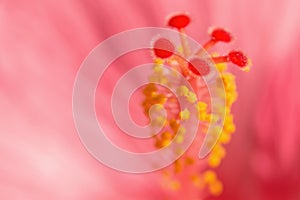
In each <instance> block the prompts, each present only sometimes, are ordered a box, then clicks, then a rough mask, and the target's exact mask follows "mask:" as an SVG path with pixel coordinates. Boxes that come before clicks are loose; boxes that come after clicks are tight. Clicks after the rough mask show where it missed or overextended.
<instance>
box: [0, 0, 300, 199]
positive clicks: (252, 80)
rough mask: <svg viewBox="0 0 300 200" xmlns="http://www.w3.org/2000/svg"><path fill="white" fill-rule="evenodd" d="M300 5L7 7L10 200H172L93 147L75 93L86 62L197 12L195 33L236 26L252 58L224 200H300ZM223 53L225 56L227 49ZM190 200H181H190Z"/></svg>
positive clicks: (0, 13) (0, 193)
mask: <svg viewBox="0 0 300 200" xmlns="http://www.w3.org/2000/svg"><path fill="white" fill-rule="evenodd" d="M299 9H300V3H299V1H298V0H286V1H283V0H261V1H258V0H253V1H246V0H239V1H237V0H222V1H218V0H210V1H208V0H203V1H197V0H189V1H186V0H163V1H162V0H160V1H156V0H145V1H139V0H131V1H128V0H111V1H100V0H98V1H96V0H94V1H93V0H87V1H78V0H60V1H50V0H45V1H38V0H28V1H21V0H14V1H8V0H2V1H1V2H0V110H1V116H0V124H1V125H0V156H1V159H0V199H5V200H6V199H9V200H15V199H22V200H27V199H28V200H29V199H30V200H35V199H45V200H48V199H49V200H50V199H51V200H52V199H70V200H71V199H72V200H77V199H78V200H79V199H91V200H94V199H108V200H110V199H145V200H147V199H163V198H164V196H165V195H166V194H164V191H162V189H161V188H160V186H159V185H158V184H157V182H158V181H159V180H158V179H159V177H158V175H157V174H156V173H152V174H147V175H142V176H137V175H129V174H121V173H118V172H116V171H113V170H111V169H109V168H106V167H104V166H102V165H101V164H100V163H98V162H97V161H96V160H95V159H94V158H93V157H92V156H91V155H90V154H89V153H88V152H87V151H86V150H85V149H84V147H83V145H82V144H81V142H80V140H79V138H78V135H77V133H76V130H75V127H74V123H73V119H72V87H73V83H74V79H75V76H76V73H77V70H78V69H79V67H80V64H81V62H82V61H83V59H84V58H85V57H86V56H87V55H88V53H89V52H90V51H91V50H92V49H93V48H94V47H95V46H96V45H97V44H98V43H99V42H101V41H103V40H104V39H106V38H108V37H109V36H111V35H113V34H116V33H119V32H121V31H124V30H127V29H132V28H138V27H145V26H159V27H162V26H164V24H165V21H164V20H165V16H167V15H168V14H170V13H172V12H174V11H187V12H189V13H190V15H191V17H192V23H191V25H190V26H189V28H188V29H187V31H188V34H189V35H190V36H192V37H193V38H195V39H196V40H198V41H200V42H201V41H203V42H204V41H206V40H207V39H208V36H207V28H208V27H210V26H213V25H216V26H222V27H226V28H228V29H229V30H231V31H232V32H233V33H234V35H236V40H235V42H234V44H232V45H229V46H226V47H224V46H222V45H220V46H221V47H220V50H222V51H223V52H225V50H226V49H228V50H229V49H231V48H234V47H239V48H240V49H243V50H244V51H245V52H246V53H247V54H248V55H249V57H251V58H252V61H253V67H252V70H251V71H250V72H249V73H243V72H240V71H239V70H236V69H234V68H233V69H232V71H233V73H234V74H235V75H236V76H237V83H238V92H239V99H238V101H237V103H235V105H234V114H235V122H236V126H237V131H236V133H235V134H234V137H233V140H232V142H231V143H230V144H229V145H227V149H228V156H227V157H226V158H225V160H224V161H223V163H222V165H221V166H220V168H219V169H218V173H219V175H220V179H221V180H222V181H223V182H224V185H225V190H224V193H223V194H222V196H220V197H218V198H217V199H224V200H225V199H237V200H247V199H249V200H250V199H251V200H252V199H257V200H269V199H270V200H271V199H272V200H276V199H285V200H296V199H300V190H299V184H300V170H299V169H300V157H299V155H298V152H300V140H299V139H300V138H299V137H300V129H299V128H298V126H297V123H298V120H299V119H300V118H299V117H300V116H299V114H300V93H299V88H298V87H299V85H300V79H299V78H300V70H299V69H298V62H297V61H298V59H299V52H300V46H299V41H300V26H299V24H300V15H299ZM224 49H225V50H224ZM182 195H183V196H182V197H180V198H181V199H185V198H184V194H182Z"/></svg>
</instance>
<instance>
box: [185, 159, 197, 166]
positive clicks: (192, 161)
mask: <svg viewBox="0 0 300 200" xmlns="http://www.w3.org/2000/svg"><path fill="white" fill-rule="evenodd" d="M194 163H195V160H194V159H193V158H191V157H186V158H185V164H186V165H192V164H194Z"/></svg>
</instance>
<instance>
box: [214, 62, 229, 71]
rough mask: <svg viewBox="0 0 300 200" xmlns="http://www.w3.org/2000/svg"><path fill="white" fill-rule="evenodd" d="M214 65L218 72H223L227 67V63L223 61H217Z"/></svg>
mask: <svg viewBox="0 0 300 200" xmlns="http://www.w3.org/2000/svg"><path fill="white" fill-rule="evenodd" d="M216 67H217V69H218V70H219V72H224V71H225V70H226V69H227V65H226V64H225V63H218V64H216Z"/></svg>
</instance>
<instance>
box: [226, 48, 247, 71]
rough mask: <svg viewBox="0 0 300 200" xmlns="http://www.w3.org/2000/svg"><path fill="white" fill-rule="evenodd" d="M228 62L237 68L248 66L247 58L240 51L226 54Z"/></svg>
mask: <svg viewBox="0 0 300 200" xmlns="http://www.w3.org/2000/svg"><path fill="white" fill-rule="evenodd" d="M228 58H229V60H230V62H232V63H233V64H236V65H237V66H239V67H246V66H247V65H248V58H247V56H245V54H244V53H243V52H241V51H231V52H230V53H229V54H228Z"/></svg>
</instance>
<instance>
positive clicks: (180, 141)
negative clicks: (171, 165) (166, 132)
mask: <svg viewBox="0 0 300 200" xmlns="http://www.w3.org/2000/svg"><path fill="white" fill-rule="evenodd" d="M183 141H184V136H183V135H182V134H178V135H177V136H176V142H177V143H178V144H181V143H182V142H183Z"/></svg>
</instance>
